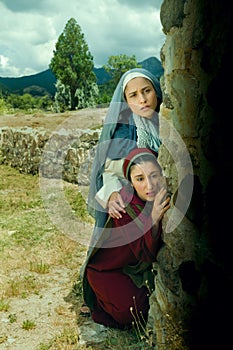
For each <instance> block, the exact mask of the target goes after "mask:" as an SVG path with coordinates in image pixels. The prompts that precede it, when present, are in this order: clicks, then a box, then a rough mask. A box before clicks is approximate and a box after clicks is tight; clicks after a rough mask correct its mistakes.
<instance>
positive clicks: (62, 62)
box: [49, 18, 96, 110]
mask: <svg viewBox="0 0 233 350" xmlns="http://www.w3.org/2000/svg"><path fill="white" fill-rule="evenodd" d="M53 53H54V56H53V57H52V59H51V62H50V65H49V68H50V69H51V70H52V72H53V73H54V75H55V76H56V78H57V79H59V80H60V83H59V84H63V85H64V87H65V96H63V95H62V89H60V90H58V92H57V93H58V95H62V98H63V100H64V103H65V105H66V106H67V107H69V109H71V110H74V109H76V108H79V105H80V102H79V98H80V96H79V93H78V92H77V90H79V91H82V93H83V94H84V96H85V97H86V99H87V100H89V98H90V96H91V97H92V96H95V93H93V86H94V85H95V84H96V76H95V74H94V72H93V68H94V64H93V57H92V55H91V53H90V51H89V48H88V45H87V43H86V41H85V38H84V34H83V33H82V31H81V28H80V26H79V25H78V24H77V22H76V20H75V19H74V18H70V19H69V21H68V22H67V24H66V26H65V29H64V31H63V32H62V34H61V35H60V36H59V38H58V41H57V43H56V49H55V50H54V51H53ZM94 89H95V88H94ZM67 91H68V95H67ZM58 97H59V96H57V99H58Z"/></svg>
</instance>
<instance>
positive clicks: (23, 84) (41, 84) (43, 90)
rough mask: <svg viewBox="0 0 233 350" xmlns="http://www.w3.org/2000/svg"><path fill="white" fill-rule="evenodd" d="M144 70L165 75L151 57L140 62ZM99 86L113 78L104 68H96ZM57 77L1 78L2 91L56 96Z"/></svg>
mask: <svg viewBox="0 0 233 350" xmlns="http://www.w3.org/2000/svg"><path fill="white" fill-rule="evenodd" d="M138 64H140V65H141V66H142V67H143V68H145V69H148V70H149V71H151V72H152V73H153V74H154V75H155V76H156V77H158V78H160V76H161V75H162V74H163V67H162V65H161V62H160V61H159V60H158V59H157V58H156V57H150V58H147V59H146V60H144V61H142V62H138ZM94 73H95V75H96V79H97V84H98V85H104V84H105V83H107V82H108V81H109V80H110V79H111V76H110V74H109V73H107V72H106V71H105V69H104V68H103V67H101V68H94ZM55 83H56V77H55V75H54V74H53V73H52V71H51V70H50V69H47V70H45V71H43V72H41V73H37V74H34V75H28V76H24V77H20V78H1V77H0V90H2V92H3V93H7V92H8V93H15V94H19V95H23V94H25V93H30V94H31V95H33V96H45V95H50V96H54V94H55V92H56V88H55Z"/></svg>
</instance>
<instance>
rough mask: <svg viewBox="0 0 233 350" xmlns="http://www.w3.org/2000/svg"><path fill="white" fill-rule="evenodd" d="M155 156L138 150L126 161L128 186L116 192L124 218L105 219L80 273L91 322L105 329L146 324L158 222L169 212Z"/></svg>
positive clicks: (125, 171)
mask: <svg viewBox="0 0 233 350" xmlns="http://www.w3.org/2000/svg"><path fill="white" fill-rule="evenodd" d="M156 156H157V154H156V153H155V152H153V151H151V150H149V149H146V148H137V149H134V150H133V151H131V152H130V153H129V155H128V156H127V157H126V159H125V161H124V164H123V171H124V176H125V178H126V179H127V180H128V181H129V185H127V186H125V187H123V188H122V190H121V196H122V198H123V200H124V203H125V210H126V213H124V214H122V218H120V219H113V218H111V217H109V218H108V221H107V224H106V225H105V228H104V230H103V232H102V235H101V237H99V238H98V240H96V242H94V238H93V241H92V244H91V246H90V248H89V250H88V253H87V259H86V262H85V263H84V265H83V267H82V275H83V293H84V300H85V302H86V304H87V306H89V308H90V310H91V315H92V319H93V320H94V322H96V323H100V324H103V325H105V326H109V327H114V328H119V329H126V328H130V327H131V326H132V324H133V322H134V323H135V322H139V324H140V323H142V322H143V324H144V323H145V322H146V321H147V317H148V311H149V295H150V293H151V292H152V290H153V288H154V274H153V272H152V263H153V262H154V261H156V254H157V252H158V249H159V247H160V243H161V238H160V237H161V219H162V217H163V215H164V213H165V212H166V211H167V210H168V209H169V207H170V205H169V201H170V199H169V198H166V189H165V187H164V185H163V184H164V181H162V180H163V179H164V178H163V176H162V171H161V167H160V166H159V164H158V162H157V158H156Z"/></svg>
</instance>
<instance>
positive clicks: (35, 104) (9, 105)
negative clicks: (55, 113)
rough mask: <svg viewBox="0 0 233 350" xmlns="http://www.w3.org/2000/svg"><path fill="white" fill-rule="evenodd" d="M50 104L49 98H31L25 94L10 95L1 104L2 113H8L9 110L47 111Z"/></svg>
mask: <svg viewBox="0 0 233 350" xmlns="http://www.w3.org/2000/svg"><path fill="white" fill-rule="evenodd" d="M51 104H52V100H51V99H50V97H49V96H42V97H39V96H38V97H33V96H32V95H30V94H28V93H26V94H24V95H22V96H21V95H17V94H10V95H8V96H7V97H6V99H5V101H3V102H2V105H3V106H4V110H2V112H9V111H11V110H15V109H20V110H24V111H30V112H31V111H32V110H35V109H43V110H49V109H50V106H51ZM0 111H1V99H0Z"/></svg>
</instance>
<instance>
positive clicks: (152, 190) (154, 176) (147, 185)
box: [130, 161, 164, 201]
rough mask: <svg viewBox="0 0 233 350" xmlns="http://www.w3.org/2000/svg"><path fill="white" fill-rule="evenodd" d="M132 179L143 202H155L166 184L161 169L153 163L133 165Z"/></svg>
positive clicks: (131, 169) (131, 170)
mask: <svg viewBox="0 0 233 350" xmlns="http://www.w3.org/2000/svg"><path fill="white" fill-rule="evenodd" d="M130 178H131V183H132V185H133V187H134V189H135V191H136V192H137V195H138V197H139V198H141V199H142V200H143V201H154V199H155V196H156V194H157V193H158V191H159V190H160V189H161V186H162V185H163V183H164V177H163V176H162V174H161V171H160V169H159V168H158V167H157V166H156V165H155V164H154V163H153V162H151V161H145V162H143V163H141V164H135V165H132V166H131V168H130Z"/></svg>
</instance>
